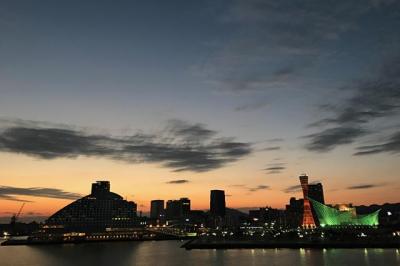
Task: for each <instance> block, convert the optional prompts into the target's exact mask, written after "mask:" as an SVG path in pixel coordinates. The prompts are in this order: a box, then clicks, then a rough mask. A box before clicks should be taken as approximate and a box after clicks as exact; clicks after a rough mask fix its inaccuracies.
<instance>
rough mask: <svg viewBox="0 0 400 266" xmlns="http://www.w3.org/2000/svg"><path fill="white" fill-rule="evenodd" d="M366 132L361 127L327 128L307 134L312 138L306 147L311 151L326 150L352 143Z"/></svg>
mask: <svg viewBox="0 0 400 266" xmlns="http://www.w3.org/2000/svg"><path fill="white" fill-rule="evenodd" d="M365 134H366V131H365V130H363V129H361V128H354V127H336V128H329V129H325V130H323V131H321V132H319V133H315V134H311V135H308V136H305V138H308V139H310V141H309V142H308V144H307V145H306V148H307V149H308V150H310V151H317V152H326V151H329V150H332V149H333V148H335V147H336V146H338V145H343V144H349V143H352V142H353V141H354V140H355V139H357V138H358V137H360V136H363V135H365Z"/></svg>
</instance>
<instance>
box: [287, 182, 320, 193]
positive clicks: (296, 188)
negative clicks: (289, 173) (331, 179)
mask: <svg viewBox="0 0 400 266" xmlns="http://www.w3.org/2000/svg"><path fill="white" fill-rule="evenodd" d="M317 183H321V181H320V180H315V181H312V182H311V183H310V185H313V184H317ZM300 191H302V188H301V185H293V186H288V187H287V188H285V189H283V192H285V193H295V192H300Z"/></svg>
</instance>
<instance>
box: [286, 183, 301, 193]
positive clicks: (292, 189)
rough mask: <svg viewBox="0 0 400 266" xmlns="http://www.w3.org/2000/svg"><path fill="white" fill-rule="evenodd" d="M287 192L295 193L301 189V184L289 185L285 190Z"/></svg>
mask: <svg viewBox="0 0 400 266" xmlns="http://www.w3.org/2000/svg"><path fill="white" fill-rule="evenodd" d="M283 191H284V192H286V193H293V192H299V191H301V185H294V186H289V187H287V188H285V189H284V190H283Z"/></svg>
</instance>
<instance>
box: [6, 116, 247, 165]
mask: <svg viewBox="0 0 400 266" xmlns="http://www.w3.org/2000/svg"><path fill="white" fill-rule="evenodd" d="M216 135H217V132H216V131H214V130H210V129H208V128H206V127H205V126H204V125H202V124H191V123H188V122H185V121H181V120H171V121H169V122H168V124H167V126H166V128H165V129H164V130H163V131H162V132H158V133H155V134H143V133H141V134H135V135H131V136H123V137H114V136H108V135H104V134H89V133H86V132H85V131H83V130H78V129H73V128H62V127H56V126H53V127H51V126H46V127H45V126H42V125H41V124H39V123H38V125H37V126H35V125H34V123H32V122H29V123H27V124H26V125H21V123H20V122H19V123H18V124H17V125H15V126H8V127H5V128H3V130H1V131H0V151H3V152H14V153H21V154H25V155H29V156H34V157H37V158H40V159H46V160H50V159H56V158H76V157H78V156H88V157H103V158H109V159H112V160H117V161H124V162H129V163H142V162H147V163H161V164H162V165H163V166H165V167H167V168H170V169H173V170H174V171H194V172H205V171H210V170H213V169H217V168H220V167H223V166H225V165H226V164H228V163H231V162H235V161H237V160H238V159H240V158H242V157H244V156H246V155H248V154H250V153H251V152H252V148H251V144H250V143H246V142H237V141H234V139H233V138H228V137H219V136H216Z"/></svg>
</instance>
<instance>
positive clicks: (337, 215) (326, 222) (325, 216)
mask: <svg viewBox="0 0 400 266" xmlns="http://www.w3.org/2000/svg"><path fill="white" fill-rule="evenodd" d="M309 200H310V201H311V203H312V206H313V207H314V210H315V212H316V213H317V217H318V220H319V223H320V225H321V226H322V227H325V226H336V225H364V226H377V225H379V220H378V214H379V211H380V210H377V211H376V212H373V213H370V214H366V215H353V214H352V213H351V212H350V211H339V210H337V209H335V208H331V207H328V206H326V205H324V204H322V203H320V202H318V201H316V200H313V199H310V198H309Z"/></svg>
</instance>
